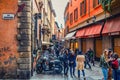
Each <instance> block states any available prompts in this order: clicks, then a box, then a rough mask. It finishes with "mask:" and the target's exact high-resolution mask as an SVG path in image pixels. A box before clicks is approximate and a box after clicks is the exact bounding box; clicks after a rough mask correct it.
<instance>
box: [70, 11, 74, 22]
mask: <svg viewBox="0 0 120 80" xmlns="http://www.w3.org/2000/svg"><path fill="white" fill-rule="evenodd" d="M72 23H73V14H72V13H71V14H70V24H72Z"/></svg>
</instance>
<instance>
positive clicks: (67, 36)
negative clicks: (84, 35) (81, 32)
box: [65, 31, 76, 39]
mask: <svg viewBox="0 0 120 80" xmlns="http://www.w3.org/2000/svg"><path fill="white" fill-rule="evenodd" d="M75 33H76V31H74V32H71V33H68V34H67V35H66V36H65V39H72V38H73V37H74V35H75Z"/></svg>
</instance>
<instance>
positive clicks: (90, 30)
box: [85, 24, 102, 37]
mask: <svg viewBox="0 0 120 80" xmlns="http://www.w3.org/2000/svg"><path fill="white" fill-rule="evenodd" d="M101 29H102V25H101V24H96V25H92V26H89V27H87V28H86V31H85V37H97V36H100V32H101Z"/></svg>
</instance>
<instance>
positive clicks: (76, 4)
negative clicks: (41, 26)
mask: <svg viewBox="0 0 120 80" xmlns="http://www.w3.org/2000/svg"><path fill="white" fill-rule="evenodd" d="M82 1H83V0H72V6H71V2H69V8H68V9H66V10H65V15H64V16H66V13H68V12H69V15H70V14H71V13H73V23H72V24H70V21H69V22H66V23H65V27H67V25H69V29H71V28H74V27H75V26H76V25H78V24H79V23H82V22H83V21H85V20H87V19H88V18H90V17H92V16H94V15H98V14H100V13H103V12H104V11H103V9H102V6H101V5H98V6H97V7H95V8H93V0H86V9H87V10H86V14H85V15H82V16H80V3H81V2H82ZM76 8H78V20H77V21H74V10H75V9H76ZM89 11H90V12H89ZM89 13H90V14H89ZM69 19H70V16H69Z"/></svg>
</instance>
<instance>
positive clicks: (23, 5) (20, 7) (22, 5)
mask: <svg viewBox="0 0 120 80" xmlns="http://www.w3.org/2000/svg"><path fill="white" fill-rule="evenodd" d="M24 7H25V3H23V4H21V5H20V6H18V10H17V12H21V11H22V10H23V9H24Z"/></svg>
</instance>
